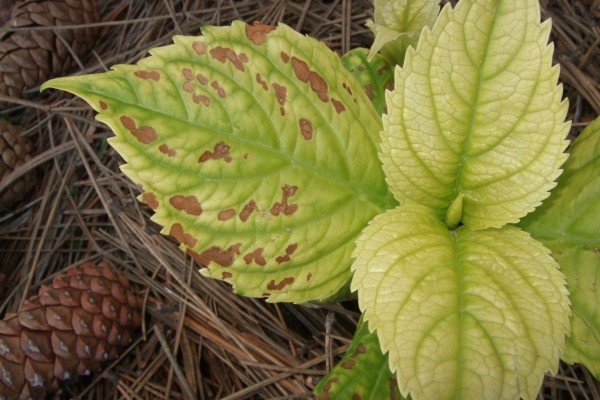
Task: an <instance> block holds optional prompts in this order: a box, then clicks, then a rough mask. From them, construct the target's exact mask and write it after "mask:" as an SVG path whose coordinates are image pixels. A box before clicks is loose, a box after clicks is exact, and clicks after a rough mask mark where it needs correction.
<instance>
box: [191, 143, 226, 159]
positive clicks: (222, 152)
mask: <svg viewBox="0 0 600 400" xmlns="http://www.w3.org/2000/svg"><path fill="white" fill-rule="evenodd" d="M229 150H231V147H230V146H229V145H228V144H227V143H225V142H218V143H217V144H215V146H214V147H213V151H212V152H211V151H208V150H207V151H205V152H204V153H202V155H201V156H200V158H199V159H198V162H206V161H208V160H218V159H220V158H222V159H223V160H225V162H231V160H232V158H231V156H230V155H229Z"/></svg>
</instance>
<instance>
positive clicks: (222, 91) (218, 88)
mask: <svg viewBox="0 0 600 400" xmlns="http://www.w3.org/2000/svg"><path fill="white" fill-rule="evenodd" d="M210 86H211V87H212V88H213V89H215V91H216V92H217V94H218V95H219V97H220V98H222V99H223V98H225V89H223V88H222V87H221V85H219V82H217V81H212V82H211V84H210Z"/></svg>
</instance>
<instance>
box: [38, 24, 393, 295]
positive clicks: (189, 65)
mask: <svg viewBox="0 0 600 400" xmlns="http://www.w3.org/2000/svg"><path fill="white" fill-rule="evenodd" d="M174 42H175V44H174V45H171V46H167V47H161V48H157V49H154V50H152V51H151V55H152V56H151V57H148V58H145V59H143V60H141V61H140V62H139V63H138V64H137V65H132V66H128V65H118V66H116V67H114V70H113V71H110V72H107V73H104V74H97V75H89V76H82V77H71V78H61V79H56V80H52V81H50V82H48V83H47V84H46V85H45V86H44V87H46V88H47V87H54V88H58V89H63V90H67V91H70V92H72V93H74V94H76V95H78V96H80V97H82V98H84V99H85V100H86V101H87V102H89V103H90V104H91V105H92V106H93V107H94V108H95V109H96V110H97V111H98V112H99V115H98V119H99V120H100V121H102V122H104V123H106V124H107V125H109V126H110V127H111V128H112V130H113V131H114V132H115V135H116V136H115V137H114V138H112V139H111V140H110V144H111V145H112V146H113V147H114V148H115V149H116V150H117V151H118V152H119V153H120V154H121V155H122V157H123V158H124V159H125V161H126V164H125V165H124V166H123V168H122V169H123V172H125V174H127V175H128V176H129V177H130V178H131V179H132V180H133V181H134V182H136V183H138V184H140V185H141V186H142V188H143V194H142V195H141V197H140V198H141V200H142V201H143V202H145V203H146V204H148V205H149V206H150V207H151V208H153V209H154V210H155V211H156V213H155V215H154V217H153V220H154V221H155V222H157V223H159V224H160V225H162V226H164V229H163V231H162V232H163V233H165V234H170V235H171V236H173V237H175V238H176V239H177V240H178V241H179V242H181V249H182V250H184V251H187V252H188V254H190V255H191V256H193V257H194V258H196V259H197V260H198V261H199V262H200V263H202V264H203V265H205V266H206V267H207V268H205V269H202V273H203V274H205V275H207V276H210V277H213V278H217V279H223V280H225V281H227V282H230V283H231V284H233V285H234V288H235V290H236V292H237V293H238V294H240V295H245V296H265V297H268V298H269V300H271V301H293V302H306V301H309V300H322V299H327V298H329V297H331V296H333V295H335V294H336V293H338V292H340V291H343V290H344V289H346V290H347V287H348V283H349V279H350V276H351V273H350V268H349V267H350V264H351V259H350V255H351V252H352V249H353V248H354V240H355V239H356V237H357V236H358V234H359V233H360V231H361V230H362V229H363V228H364V226H365V225H366V224H367V222H368V221H369V220H370V219H371V218H372V217H373V216H374V215H376V214H378V213H379V212H381V211H382V210H384V209H386V208H389V207H390V206H393V204H394V200H393V198H392V197H391V195H390V194H389V191H388V187H387V185H386V182H385V180H384V177H383V172H382V168H381V164H380V162H379V160H378V158H377V151H378V148H379V144H378V142H379V138H378V134H377V132H378V131H379V130H380V127H381V125H380V121H379V117H378V115H377V113H376V112H375V110H374V109H373V106H372V105H371V103H370V101H369V99H368V98H367V96H366V95H365V94H364V93H363V91H362V89H361V88H360V85H359V84H358V83H357V82H356V80H355V79H354V77H353V76H352V75H351V74H350V73H349V72H347V71H345V70H344V68H343V66H342V64H341V62H340V59H339V57H337V56H336V55H335V54H334V53H333V52H332V51H330V50H329V49H328V48H327V47H326V46H325V45H324V44H322V43H319V42H317V41H316V40H314V39H311V38H308V37H305V36H303V35H301V34H299V33H297V32H294V31H293V30H292V29H290V28H289V27H287V26H285V25H280V26H279V27H272V26H267V25H264V24H260V23H257V24H254V25H246V24H244V23H242V22H235V23H234V24H233V25H232V26H231V27H222V28H217V27H206V28H204V29H203V36H199V37H183V36H179V37H176V38H175V39H174Z"/></svg>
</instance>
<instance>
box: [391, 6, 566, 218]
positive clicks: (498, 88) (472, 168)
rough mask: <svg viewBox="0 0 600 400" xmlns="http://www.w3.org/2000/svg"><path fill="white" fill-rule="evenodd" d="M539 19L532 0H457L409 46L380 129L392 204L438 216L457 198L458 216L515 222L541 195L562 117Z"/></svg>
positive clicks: (555, 169)
mask: <svg viewBox="0 0 600 400" xmlns="http://www.w3.org/2000/svg"><path fill="white" fill-rule="evenodd" d="M539 21H540V10H539V4H538V1H537V0H527V1H524V0H506V1H502V2H498V1H492V0H487V1H473V0H463V1H461V2H459V3H458V5H457V6H456V8H455V9H454V10H453V9H452V8H450V7H448V6H447V7H444V9H443V10H442V12H441V13H440V17H439V19H438V20H437V22H436V24H435V26H434V28H433V31H431V32H429V31H427V30H426V31H424V32H423V34H422V35H421V38H420V40H419V44H418V46H417V49H416V50H413V49H409V51H408V52H407V56H406V60H405V63H404V66H403V68H402V69H398V70H397V75H396V78H395V90H394V91H393V92H391V93H389V94H388V96H387V106H388V115H387V116H384V119H383V123H384V130H383V133H382V141H383V143H382V157H381V158H382V161H383V164H384V170H385V172H386V177H387V180H388V182H389V183H390V185H391V186H392V191H393V192H394V194H395V196H396V198H397V199H398V200H399V201H400V202H405V201H411V202H416V203H420V204H422V205H425V206H427V207H430V208H432V209H434V210H436V215H437V216H438V218H440V219H443V218H444V217H445V216H446V213H447V210H448V208H449V207H450V205H451V204H453V203H454V201H455V200H456V199H457V198H459V197H461V196H462V204H461V205H462V208H461V209H460V210H461V211H462V217H461V219H460V221H462V223H463V224H465V225H467V226H469V227H470V228H472V229H483V228H487V227H500V226H502V225H504V224H506V223H513V222H517V221H518V220H519V219H520V218H521V217H523V216H524V215H525V214H527V213H528V212H530V211H532V210H533V209H534V208H535V207H537V206H539V205H540V204H541V201H542V200H543V199H544V198H546V197H547V196H548V191H549V190H550V189H552V188H553V187H554V186H555V182H554V180H555V179H556V178H557V177H558V176H559V174H560V172H561V171H560V166H561V165H562V164H563V162H564V161H565V159H566V155H564V154H563V151H564V149H565V147H566V146H567V141H566V140H565V137H566V134H567V131H568V128H569V124H567V123H565V122H564V120H565V116H566V112H567V102H566V100H565V101H562V100H561V97H562V87H561V86H560V85H557V79H558V75H559V70H558V67H557V66H554V67H552V65H551V64H552V51H553V47H552V45H548V44H547V42H548V35H549V33H550V23H549V21H547V22H545V23H542V24H540V22H539ZM456 210H457V209H455V210H454V211H456ZM452 217H456V214H455V213H454V212H453V214H452Z"/></svg>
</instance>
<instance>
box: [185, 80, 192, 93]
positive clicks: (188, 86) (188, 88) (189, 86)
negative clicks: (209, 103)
mask: <svg viewBox="0 0 600 400" xmlns="http://www.w3.org/2000/svg"><path fill="white" fill-rule="evenodd" d="M183 90H185V91H186V92H188V93H192V92H193V91H194V84H193V83H192V82H190V81H186V82H183Z"/></svg>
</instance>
